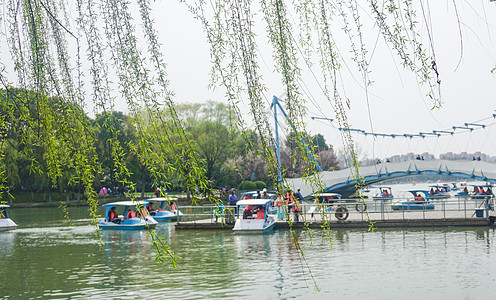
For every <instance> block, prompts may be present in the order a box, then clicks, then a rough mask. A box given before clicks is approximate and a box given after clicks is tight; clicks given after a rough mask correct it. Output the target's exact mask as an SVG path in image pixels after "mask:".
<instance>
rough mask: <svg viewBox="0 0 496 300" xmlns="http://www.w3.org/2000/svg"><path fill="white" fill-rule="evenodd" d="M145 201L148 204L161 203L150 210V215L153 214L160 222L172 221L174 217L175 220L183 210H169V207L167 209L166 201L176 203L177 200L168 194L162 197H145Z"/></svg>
mask: <svg viewBox="0 0 496 300" xmlns="http://www.w3.org/2000/svg"><path fill="white" fill-rule="evenodd" d="M143 201H144V202H145V203H147V204H148V203H150V202H158V203H160V205H159V207H158V208H157V209H155V210H152V211H150V216H152V217H153V218H154V219H155V221H158V222H167V221H172V219H174V220H175V219H177V214H178V213H179V214H180V215H181V214H182V213H181V212H178V211H177V210H175V209H173V210H169V209H166V207H165V204H166V203H167V204H169V203H174V201H177V198H174V197H169V196H166V197H161V198H150V199H145V200H143ZM174 206H175V205H174ZM169 207H170V206H169Z"/></svg>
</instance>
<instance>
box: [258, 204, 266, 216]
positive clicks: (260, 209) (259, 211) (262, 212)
mask: <svg viewBox="0 0 496 300" xmlns="http://www.w3.org/2000/svg"><path fill="white" fill-rule="evenodd" d="M257 219H265V209H264V207H263V206H262V205H259V206H258V210H257Z"/></svg>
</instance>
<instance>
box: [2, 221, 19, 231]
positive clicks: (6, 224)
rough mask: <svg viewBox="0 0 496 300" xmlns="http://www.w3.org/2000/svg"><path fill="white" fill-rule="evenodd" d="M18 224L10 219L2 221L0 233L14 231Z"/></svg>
mask: <svg viewBox="0 0 496 300" xmlns="http://www.w3.org/2000/svg"><path fill="white" fill-rule="evenodd" d="M16 228H17V224H16V223H15V222H14V221H12V220H11V219H10V218H5V219H0V231H7V230H14V229H16Z"/></svg>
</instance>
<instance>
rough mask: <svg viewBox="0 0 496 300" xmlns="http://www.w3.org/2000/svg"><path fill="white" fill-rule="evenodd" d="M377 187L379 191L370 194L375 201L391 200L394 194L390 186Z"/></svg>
mask: <svg viewBox="0 0 496 300" xmlns="http://www.w3.org/2000/svg"><path fill="white" fill-rule="evenodd" d="M377 188H378V189H379V191H380V192H379V193H377V194H375V195H374V196H372V199H373V200H375V201H381V200H382V201H387V200H393V198H394V196H393V192H392V191H391V188H390V187H377Z"/></svg>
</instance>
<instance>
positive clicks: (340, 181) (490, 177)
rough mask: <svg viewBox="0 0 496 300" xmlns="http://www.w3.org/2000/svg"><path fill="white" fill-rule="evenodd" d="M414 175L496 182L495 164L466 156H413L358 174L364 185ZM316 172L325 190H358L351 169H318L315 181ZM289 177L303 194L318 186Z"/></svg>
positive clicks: (370, 167) (363, 168) (345, 192)
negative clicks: (412, 157) (408, 159)
mask: <svg viewBox="0 0 496 300" xmlns="http://www.w3.org/2000/svg"><path fill="white" fill-rule="evenodd" d="M415 175H449V176H453V177H456V178H462V179H465V180H474V181H475V180H480V181H487V182H491V183H496V164H494V163H488V162H482V161H467V160H411V161H405V162H400V163H381V164H377V165H373V166H368V167H361V168H359V176H360V177H362V178H363V184H364V186H367V185H371V184H375V183H378V182H381V181H385V180H390V179H395V178H400V177H407V176H415ZM316 176H317V177H318V178H320V180H321V182H322V184H323V186H324V189H323V191H324V192H329V193H339V194H342V195H343V196H345V197H348V196H351V195H353V194H354V193H355V192H356V189H355V184H356V178H355V177H354V176H353V174H352V172H351V170H350V169H344V170H339V171H326V172H321V173H317V174H316V175H313V176H312V177H313V178H312V177H311V178H310V181H315V177H316ZM286 179H287V181H288V182H289V184H290V186H291V188H292V189H293V190H296V189H298V188H299V189H301V193H302V195H303V196H307V195H310V194H312V193H314V192H316V191H317V190H318V188H317V187H311V185H310V183H308V181H307V180H303V178H286Z"/></svg>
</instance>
